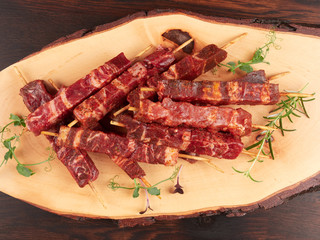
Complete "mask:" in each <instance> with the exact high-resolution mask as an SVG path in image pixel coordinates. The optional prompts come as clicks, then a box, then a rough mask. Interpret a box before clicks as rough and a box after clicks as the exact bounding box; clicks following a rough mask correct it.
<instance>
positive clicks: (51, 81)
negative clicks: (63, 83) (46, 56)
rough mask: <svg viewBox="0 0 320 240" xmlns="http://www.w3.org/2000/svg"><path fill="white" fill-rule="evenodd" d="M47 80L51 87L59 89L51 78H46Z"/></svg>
mask: <svg viewBox="0 0 320 240" xmlns="http://www.w3.org/2000/svg"><path fill="white" fill-rule="evenodd" d="M48 82H49V83H50V84H51V85H52V87H53V88H54V89H56V90H57V91H59V88H58V86H57V85H56V84H55V82H54V81H53V80H52V79H51V78H50V79H49V80H48Z"/></svg>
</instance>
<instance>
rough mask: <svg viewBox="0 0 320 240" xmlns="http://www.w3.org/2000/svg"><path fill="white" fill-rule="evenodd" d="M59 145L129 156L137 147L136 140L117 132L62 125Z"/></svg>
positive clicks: (111, 154) (58, 140)
mask: <svg viewBox="0 0 320 240" xmlns="http://www.w3.org/2000/svg"><path fill="white" fill-rule="evenodd" d="M57 144H58V145H59V146H66V147H70V148H75V149H82V150H86V151H88V152H99V153H105V154H107V155H109V156H122V157H129V156H131V154H132V153H133V151H134V150H135V148H136V145H137V143H136V141H135V140H132V139H127V138H125V137H122V136H120V135H117V134H115V133H104V132H101V131H93V130H89V129H81V128H74V127H73V128H69V127H66V126H61V127H60V131H59V136H58V139H57Z"/></svg>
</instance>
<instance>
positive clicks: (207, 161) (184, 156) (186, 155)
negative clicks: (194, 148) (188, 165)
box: [178, 153, 224, 173]
mask: <svg viewBox="0 0 320 240" xmlns="http://www.w3.org/2000/svg"><path fill="white" fill-rule="evenodd" d="M178 156H179V157H180V158H187V159H192V160H196V161H203V162H205V163H207V164H209V165H210V166H211V167H214V168H215V169H216V170H217V171H219V172H221V173H224V171H223V170H222V169H221V168H219V167H218V166H217V165H215V164H213V163H212V162H211V159H208V158H205V157H199V156H192V155H188V154H182V153H179V154H178Z"/></svg>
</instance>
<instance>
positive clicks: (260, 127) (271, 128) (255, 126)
mask: <svg viewBox="0 0 320 240" xmlns="http://www.w3.org/2000/svg"><path fill="white" fill-rule="evenodd" d="M251 126H252V127H253V128H257V129H261V130H270V131H273V130H277V128H275V127H268V126H262V125H256V124H252V125H251Z"/></svg>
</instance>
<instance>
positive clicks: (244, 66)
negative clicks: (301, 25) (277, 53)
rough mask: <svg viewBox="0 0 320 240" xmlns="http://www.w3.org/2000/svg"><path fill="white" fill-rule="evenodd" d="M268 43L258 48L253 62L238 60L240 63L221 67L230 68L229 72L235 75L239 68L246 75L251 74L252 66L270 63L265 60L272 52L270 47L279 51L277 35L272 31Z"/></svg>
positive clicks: (230, 63)
mask: <svg viewBox="0 0 320 240" xmlns="http://www.w3.org/2000/svg"><path fill="white" fill-rule="evenodd" d="M267 39H268V41H267V43H265V44H264V45H263V46H262V47H260V48H258V49H257V50H256V51H255V52H254V54H253V56H252V58H251V60H249V61H247V62H242V61H240V60H238V63H237V64H235V62H228V63H227V64H222V63H221V64H219V66H225V67H227V68H229V70H230V71H231V72H233V73H235V70H236V69H237V68H239V69H240V70H242V71H244V72H246V73H250V72H252V71H253V68H252V67H251V65H252V64H257V63H266V64H269V62H266V61H265V58H266V56H267V54H268V53H269V50H270V46H273V47H274V48H276V49H279V46H278V45H277V44H276V43H275V41H276V39H277V38H276V34H275V32H274V31H270V32H269V34H268V35H267Z"/></svg>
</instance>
